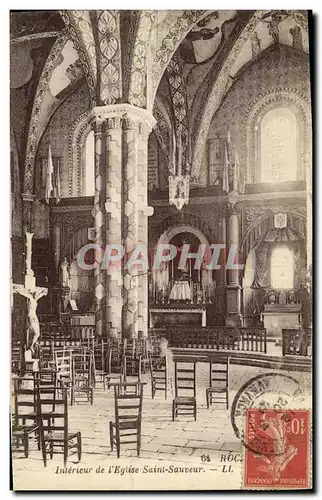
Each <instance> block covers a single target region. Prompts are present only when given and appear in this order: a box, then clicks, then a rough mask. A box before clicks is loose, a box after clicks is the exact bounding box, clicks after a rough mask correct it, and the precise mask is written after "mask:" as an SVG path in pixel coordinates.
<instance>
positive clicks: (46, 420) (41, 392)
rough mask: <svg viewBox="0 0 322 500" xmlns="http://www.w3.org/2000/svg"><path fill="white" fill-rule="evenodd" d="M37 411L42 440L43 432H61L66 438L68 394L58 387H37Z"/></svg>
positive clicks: (65, 390)
mask: <svg viewBox="0 0 322 500" xmlns="http://www.w3.org/2000/svg"><path fill="white" fill-rule="evenodd" d="M36 393H37V397H36V399H37V410H38V415H39V419H40V429H41V433H42V438H43V435H44V432H55V431H57V432H60V433H61V432H62V433H63V435H64V439H66V440H67V437H68V394H67V389H66V388H62V387H60V386H42V387H37V391H36Z"/></svg>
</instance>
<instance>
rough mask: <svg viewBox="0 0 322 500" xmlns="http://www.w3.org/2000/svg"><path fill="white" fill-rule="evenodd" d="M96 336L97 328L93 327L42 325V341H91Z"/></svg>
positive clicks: (56, 324) (59, 324)
mask: <svg viewBox="0 0 322 500" xmlns="http://www.w3.org/2000/svg"><path fill="white" fill-rule="evenodd" d="M94 335H95V326H91V325H66V324H63V323H50V324H46V325H41V339H43V340H45V339H60V338H64V339H68V338H72V339H91V338H94Z"/></svg>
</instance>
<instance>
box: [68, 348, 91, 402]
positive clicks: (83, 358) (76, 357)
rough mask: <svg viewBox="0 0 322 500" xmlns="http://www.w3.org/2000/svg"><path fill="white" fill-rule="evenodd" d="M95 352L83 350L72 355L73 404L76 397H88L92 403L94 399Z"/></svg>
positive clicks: (81, 398) (82, 398)
mask: <svg viewBox="0 0 322 500" xmlns="http://www.w3.org/2000/svg"><path fill="white" fill-rule="evenodd" d="M93 358H94V356H93V352H92V351H88V350H86V349H85V350H83V352H79V353H73V355H72V384H71V404H74V403H75V402H76V397H77V396H78V398H80V400H81V401H83V400H84V398H86V400H87V401H90V403H91V405H92V404H93V401H94V388H93V385H94V374H93V373H94V372H93V368H94V362H93Z"/></svg>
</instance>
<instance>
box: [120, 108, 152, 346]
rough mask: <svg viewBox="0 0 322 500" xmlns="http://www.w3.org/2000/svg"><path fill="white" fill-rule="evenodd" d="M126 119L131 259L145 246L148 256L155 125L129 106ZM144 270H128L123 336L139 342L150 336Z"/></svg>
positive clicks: (127, 237) (127, 236) (126, 207)
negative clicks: (150, 147) (150, 139)
mask: <svg viewBox="0 0 322 500" xmlns="http://www.w3.org/2000/svg"><path fill="white" fill-rule="evenodd" d="M126 109H127V112H126V115H125V117H124V140H123V144H124V189H123V216H124V232H123V238H124V240H123V241H124V247H125V254H126V255H127V257H129V256H130V254H131V252H132V251H133V250H134V249H135V248H136V247H137V245H142V247H141V248H142V249H144V250H143V252H144V255H143V256H144V257H146V258H147V255H148V219H147V217H148V216H149V215H151V214H152V213H153V209H152V208H151V207H148V205H147V202H148V195H147V186H148V177H147V176H148V172H147V169H148V157H147V150H148V137H149V133H150V131H151V129H152V126H153V125H154V123H155V120H154V118H153V117H152V116H151V115H150V114H149V113H148V112H147V111H145V110H142V109H139V108H136V107H134V106H126ZM147 271H148V270H147V269H144V267H142V266H135V267H133V266H129V267H128V268H125V269H124V276H123V284H124V306H123V308H124V311H123V336H126V337H128V338H138V336H139V332H140V336H141V337H144V336H145V337H146V336H147V335H148V274H147Z"/></svg>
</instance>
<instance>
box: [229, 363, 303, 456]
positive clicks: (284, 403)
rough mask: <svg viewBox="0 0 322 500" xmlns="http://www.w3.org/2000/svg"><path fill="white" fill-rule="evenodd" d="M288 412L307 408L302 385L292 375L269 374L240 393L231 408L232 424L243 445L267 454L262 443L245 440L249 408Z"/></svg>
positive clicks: (256, 380)
mask: <svg viewBox="0 0 322 500" xmlns="http://www.w3.org/2000/svg"><path fill="white" fill-rule="evenodd" d="M252 408H254V409H257V410H259V411H264V410H267V409H272V410H275V411H278V410H288V409H292V408H307V402H306V401H305V397H304V395H303V392H302V389H301V385H300V384H299V382H298V381H297V380H296V379H295V378H294V377H292V376H290V375H285V374H282V373H276V372H269V373H264V374H262V375H257V376H256V377H253V378H251V379H250V380H248V381H247V382H246V383H245V384H244V385H243V386H242V387H241V388H240V389H239V391H238V392H237V394H236V396H235V398H234V401H233V404H232V407H231V423H232V426H233V429H234V432H235V434H236V436H237V437H238V438H239V439H240V440H241V442H242V443H243V445H244V446H245V447H246V448H248V449H249V450H250V451H253V452H255V453H256V452H263V450H262V449H258V448H256V445H258V443H256V442H252V443H249V442H247V440H246V439H245V421H246V415H247V411H248V409H252Z"/></svg>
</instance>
